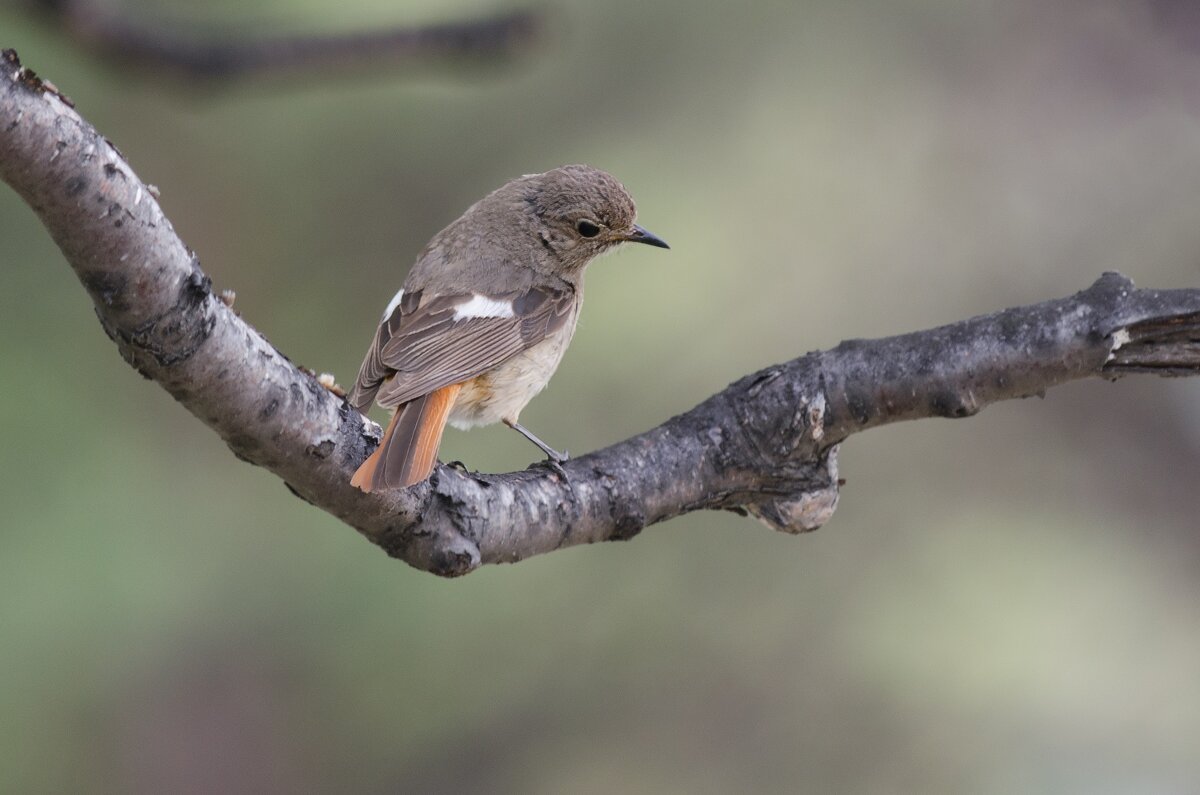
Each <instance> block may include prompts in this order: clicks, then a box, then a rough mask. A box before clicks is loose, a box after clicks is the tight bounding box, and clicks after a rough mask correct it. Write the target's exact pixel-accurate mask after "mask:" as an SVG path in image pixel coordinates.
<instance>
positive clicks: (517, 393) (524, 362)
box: [449, 322, 575, 429]
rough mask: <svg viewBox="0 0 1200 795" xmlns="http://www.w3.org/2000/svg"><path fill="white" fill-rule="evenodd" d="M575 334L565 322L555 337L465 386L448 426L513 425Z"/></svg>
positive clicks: (547, 377) (544, 383)
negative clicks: (506, 423) (510, 423)
mask: <svg viewBox="0 0 1200 795" xmlns="http://www.w3.org/2000/svg"><path fill="white" fill-rule="evenodd" d="M574 332H575V323H574V322H568V323H567V324H566V325H565V326H564V327H563V329H562V330H561V331H560V332H558V333H557V334H555V335H553V336H550V337H547V338H546V339H544V340H542V341H541V342H539V343H538V344H536V345H534V346H533V347H531V348H529V349H527V350H525V351H523V352H521V353H518V354H517V355H516V356H513V357H512V358H511V359H508V360H506V361H505V362H504V363H502V364H500V365H499V366H498V367H495V368H494V369H492V370H489V371H488V372H486V373H484V374H483V375H478V376H476V377H475V378H472V379H471V380H470V381H467V382H466V383H464V384H463V387H462V390H461V391H460V392H459V393H458V398H457V399H456V400H455V401H454V408H452V409H451V410H450V418H449V422H450V424H451V425H453V426H454V427H455V428H459V429H466V428H473V427H475V426H478V425H491V424H492V423H495V422H500V421H501V420H509V421H510V422H516V421H517V417H518V415H519V414H520V413H521V409H523V408H525V406H526V404H528V403H529V401H531V400H533V397H534V395H536V394H537V393H539V392H541V391H542V390H543V389H545V387H546V384H547V383H549V381H550V376H552V375H554V371H555V370H556V369H558V363H559V362H560V361H562V357H563V354H564V353H565V352H566V350H567V345H568V344H569V343H570V342H571V336H572V334H573V333H574Z"/></svg>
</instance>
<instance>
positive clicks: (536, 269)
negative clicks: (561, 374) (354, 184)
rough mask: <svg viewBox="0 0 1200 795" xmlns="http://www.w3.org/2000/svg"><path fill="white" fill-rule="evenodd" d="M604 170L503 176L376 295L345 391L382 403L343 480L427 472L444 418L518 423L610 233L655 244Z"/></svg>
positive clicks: (465, 423) (571, 322)
mask: <svg viewBox="0 0 1200 795" xmlns="http://www.w3.org/2000/svg"><path fill="white" fill-rule="evenodd" d="M636 212H637V211H636V209H635V207H634V204H633V199H632V198H630V196H629V193H628V192H627V191H626V190H625V188H624V186H622V185H621V183H620V182H617V180H616V179H614V178H613V177H612V176H611V175H609V174H606V173H605V172H603V171H600V170H598V169H594V168H591V167H590V166H580V165H576V166H563V167H561V168H556V169H554V170H553V171H547V172H546V173H544V174H530V175H528V176H524V177H520V178H518V179H514V180H513V181H511V182H509V183H507V184H506V185H504V186H503V187H501V188H499V189H498V190H496V191H494V192H492V193H490V194H489V195H487V196H485V197H484V198H483V199H481V200H479V201H478V202H476V203H475V204H474V205H472V206H471V207H470V208H469V209H468V210H467V211H466V212H465V213H463V215H462V217H460V218H459V219H458V220H457V221H455V222H454V223H452V224H450V225H449V226H447V227H446V228H445V229H443V230H442V231H441V232H439V233H438V234H437V235H435V236H434V238H433V240H431V241H429V244H428V245H427V246H425V249H424V251H422V252H421V254H420V256H418V257H417V261H416V264H415V265H413V267H412V270H411V271H409V274H408V278H407V279H405V280H404V287H403V288H402V289H401V290H400V292H398V293H396V296H395V297H394V298H393V299H392V300H391V303H389V304H388V306H387V309H386V310H384V313H383V322H382V323H380V325H379V329H378V331H376V332H375V339H374V341H373V342H372V343H371V348H370V350H368V351H367V356H366V358H365V359H363V363H362V367H361V368H360V369H359V371H358V380H357V382H356V383H355V384H354V389H353V390H352V391H351V392H350V396H349V401H350V403H351V405H353V406H354V407H355V408H356V409H358V410H359V411H361V412H366V410H367V409H369V408H370V406H371V402H372V400H373V401H375V402H376V403H378V404H379V405H381V406H383V407H384V408H388V409H395V414H394V415H393V416H392V420H391V422H390V423H389V424H388V427H387V430H386V431H385V432H384V434H383V441H382V442H381V443H380V445H379V448H378V449H377V450H376V451H375V452H374V453H372V454H371V456H370V457H369V458H367V460H366V461H364V462H363V464H362V466H361V467H359V468H358V471H357V472H355V473H354V477H353V478H352V479H351V480H350V482H351V483H352V484H353V485H355V486H357V487H358V488H360V489H362V490H363V491H368V492H369V491H375V490H377V489H382V488H401V487H405V486H411V485H413V484H414V483H420V482H421V481H422V480H425V479H426V478H427V477H429V474H430V473H431V472H432V471H433V467H434V465H435V464H436V462H437V451H438V446H439V445H440V443H441V439H442V431H443V430H444V429H445V427H446V423H447V422H449V423H450V424H451V425H453V426H455V427H456V428H464V429H465V428H472V427H475V426H478V425H490V424H491V423H494V422H503V423H504V424H505V425H507V426H509V427H510V428H513V429H515V430H517V431H519V432H520V433H521V434H522V435H524V436H525V438H527V439H529V441H531V442H533V443H534V444H536V445H537V446H538V447H539V448H541V450H542V452H544V453H545V454H546V455H547V456H548V457H549V458H550V459H551V460H552V461H554V462H556V463H561V462H562V461H564V460H566V457H565V456H564V455H562V454H560V453H558V452H556V451H555V450H554V449H553V448H551V447H549V446H548V445H547V444H546V443H544V442H543V441H542V440H540V439H538V438H537V437H536V436H534V435H533V434H532V433H530V432H529V431H528V430H526V429H525V428H523V427H522V426H521V425H520V423H518V422H517V418H518V415H519V414H520V413H521V409H523V408H525V405H526V404H527V403H529V401H530V400H532V399H533V396H534V395H536V394H537V393H538V392H541V391H542V388H543V387H545V386H546V383H547V382H548V381H549V380H550V376H551V375H553V374H554V370H555V369H556V368H557V367H558V363H559V361H560V360H561V359H562V356H563V352H564V351H566V349H567V344H568V343H569V342H570V341H571V335H572V334H574V332H575V323H576V321H577V320H578V318H579V307H580V305H582V303H583V270H584V267H585V266H586V265H587V264H588V263H589V262H591V261H592V260H593V259H594V258H595V257H596V256H597V255H599V254H602V253H603V252H605V251H607V250H608V249H611V248H612V247H613V246H615V245H617V244H618V243H623V242H627V241H628V242H634V243H646V244H649V245H651V246H658V247H660V248H668V246H667V244H666V243H665V242H663V240H661V239H660V238H658V237H656V236H654V235H653V234H651V233H649V232H647V231H646V230H645V229H642V228H641V227H640V226H638V225H637V224H635V223H634V221H635V220H636Z"/></svg>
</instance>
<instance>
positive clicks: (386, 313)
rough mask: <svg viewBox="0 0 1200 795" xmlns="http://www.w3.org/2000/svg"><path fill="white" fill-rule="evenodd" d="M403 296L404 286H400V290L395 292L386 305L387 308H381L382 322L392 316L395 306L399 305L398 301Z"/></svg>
mask: <svg viewBox="0 0 1200 795" xmlns="http://www.w3.org/2000/svg"><path fill="white" fill-rule="evenodd" d="M403 298H404V288H403V287H401V288H400V292H398V293H396V295H395V296H394V297H393V298H392V300H391V302H390V303H389V304H388V305H387V309H385V310H383V322H384V323H386V322H387V319H388V318H389V317H391V316H392V313H393V312H395V311H396V307H398V306H400V301H401V299H403Z"/></svg>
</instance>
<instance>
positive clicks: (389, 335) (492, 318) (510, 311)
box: [349, 287, 575, 411]
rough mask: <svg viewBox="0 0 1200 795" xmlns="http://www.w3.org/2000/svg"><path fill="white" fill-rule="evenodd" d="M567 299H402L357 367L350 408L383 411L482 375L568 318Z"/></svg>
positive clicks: (565, 295) (554, 295)
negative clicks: (375, 405) (373, 407)
mask: <svg viewBox="0 0 1200 795" xmlns="http://www.w3.org/2000/svg"><path fill="white" fill-rule="evenodd" d="M574 304H575V294H574V293H573V292H571V291H570V290H566V289H557V288H550V287H535V288H533V289H531V290H528V291H525V292H512V293H504V294H501V295H490V296H485V295H481V294H479V293H466V294H462V295H437V296H423V295H422V294H421V292H419V291H417V292H412V293H408V292H406V293H404V294H402V296H401V300H400V301H399V303H398V304H397V305H396V307H395V309H394V310H393V311H392V313H391V314H390V315H389V316H387V317H386V318H385V319H384V321H383V322H382V323H381V324H380V326H379V330H378V331H376V333H375V339H374V341H373V342H372V343H371V349H370V350H369V351H367V356H366V358H365V359H364V360H363V363H362V367H361V368H360V369H359V373H358V380H357V381H356V383H355V385H354V389H353V390H352V391H351V393H350V397H349V400H350V403H351V405H353V406H354V407H355V408H357V409H358V410H359V411H366V409H367V408H369V407H370V405H371V401H372V400H375V402H377V403H378V404H379V405H381V406H383V407H384V408H393V407H395V406H398V405H400V404H401V403H407V402H408V401H410V400H412V399H414V398H416V397H420V396H421V395H426V394H429V393H430V392H432V391H434V390H435V389H440V388H441V387H444V386H448V385H450V384H457V383H461V382H462V381H466V380H468V379H470V378H474V377H475V376H477V375H479V374H480V373H484V372H487V371H488V370H490V369H492V368H493V367H495V366H496V365H498V364H500V363H501V362H503V361H504V360H505V359H508V358H510V357H512V356H515V355H516V354H518V353H520V352H521V351H523V350H526V349H528V348H530V347H532V346H534V345H536V344H537V343H539V342H541V341H542V340H544V339H546V337H547V336H549V335H551V334H553V333H554V332H556V331H558V330H560V329H562V328H563V327H564V326H565V325H566V324H567V323H568V322H569V321H570V319H571V314H572V311H573V307H574Z"/></svg>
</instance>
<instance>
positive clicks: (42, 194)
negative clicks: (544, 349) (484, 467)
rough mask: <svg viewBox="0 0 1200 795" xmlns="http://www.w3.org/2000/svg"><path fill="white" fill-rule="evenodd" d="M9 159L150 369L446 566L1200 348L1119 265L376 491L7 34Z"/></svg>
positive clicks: (552, 544)
mask: <svg viewBox="0 0 1200 795" xmlns="http://www.w3.org/2000/svg"><path fill="white" fill-rule="evenodd" d="M0 70H2V72H3V76H2V78H0V178H2V179H4V181H5V182H7V183H8V184H9V185H11V186H12V187H13V189H14V190H16V191H17V193H18V194H20V195H21V197H22V198H23V199H24V200H25V201H26V202H28V203H29V205H30V206H31V207H32V208H33V209H34V210H35V211H36V212H37V214H38V215H39V217H40V218H41V219H42V222H43V223H44V224H45V225H46V228H47V229H48V230H49V232H50V234H51V236H52V237H53V238H54V240H55V241H56V242H57V243H58V245H59V247H60V248H61V249H62V251H63V254H64V255H65V256H66V258H67V261H68V262H69V263H70V264H71V266H72V267H73V268H74V269H75V271H76V273H77V274H78V276H79V278H80V281H82V283H83V285H84V287H85V288H86V289H87V291H88V293H89V294H90V295H91V296H92V299H93V301H94V302H95V304H96V312H97V315H98V316H99V318H100V322H101V324H102V326H103V327H104V330H105V331H106V333H107V334H108V335H109V336H110V337H111V338H112V339H113V341H114V342H115V343H116V344H117V347H118V349H119V350H120V352H121V355H122V356H123V357H124V358H125V359H126V361H128V362H129V363H130V364H131V365H132V366H133V367H135V368H136V369H137V370H138V372H140V373H142V374H143V375H144V376H146V377H147V378H151V379H153V380H155V381H156V382H158V383H159V384H161V385H162V386H163V388H165V389H166V390H167V391H168V392H170V393H171V394H172V395H174V396H175V398H176V399H177V400H179V402H180V403H182V404H183V405H184V406H185V407H186V408H187V409H188V410H189V411H191V412H192V413H193V414H195V415H196V416H197V417H199V418H200V419H201V420H202V421H203V422H205V423H206V424H207V425H209V426H210V427H211V428H213V429H214V430H215V431H216V432H217V433H219V434H220V435H221V437H222V438H223V439H224V440H225V441H226V442H227V443H228V445H229V447H230V448H231V449H232V450H233V452H234V454H235V455H237V456H238V457H239V458H242V459H244V460H246V461H249V462H250V463H253V464H256V465H259V466H263V467H266V468H267V469H269V470H271V471H272V472H274V473H275V474H277V475H279V477H281V478H283V480H284V481H285V482H286V483H287V484H288V486H289V488H291V489H292V490H293V491H294V492H295V493H296V494H297V495H299V496H300V497H302V498H303V499H305V500H307V501H308V502H310V503H312V504H314V505H316V506H318V507H320V508H322V509H324V510H326V511H328V512H330V513H332V514H333V515H335V516H337V517H339V518H341V519H342V520H344V521H345V522H347V523H348V524H350V525H352V526H353V527H355V528H357V529H358V530H359V531H361V532H362V533H363V534H364V535H366V536H367V537H368V538H370V539H371V540H372V541H374V542H375V543H377V544H379V545H380V546H382V547H383V548H384V549H386V550H387V551H388V552H389V554H392V555H394V556H396V557H399V558H402V559H403V560H405V561H407V562H408V563H410V564H412V565H413V566H416V567H418V568H422V569H425V570H428V571H433V572H435V573H438V574H443V575H455V574H463V573H466V572H468V571H470V570H472V569H473V568H475V567H476V566H478V565H479V564H480V563H481V562H483V563H489V562H501V561H516V560H520V559H522V558H525V557H528V556H530V555H535V554H539V553H543V552H548V551H550V550H554V549H558V548H561V547H567V546H573V545H575V544H581V543H591V542H595V541H607V540H613V539H626V538H630V537H632V536H633V535H635V534H637V533H638V532H639V531H640V530H641V529H642V528H643V527H645V526H647V525H650V524H653V523H655V522H660V521H663V520H664V519H669V518H671V517H673V516H678V515H680V514H683V513H687V512H689V511H694V510H699V509H705V508H707V509H727V510H735V511H739V512H749V513H752V514H754V515H755V516H757V517H759V518H760V519H762V520H763V521H764V522H766V523H767V524H769V525H771V526H772V527H775V528H776V529H779V530H784V531H788V532H801V531H805V530H812V529H815V528H817V527H819V526H820V525H821V524H822V523H823V522H825V521H826V520H827V519H828V518H829V517H830V516H831V515H832V513H833V510H834V508H835V507H836V505H837V496H838V478H837V458H836V452H837V445H838V444H839V443H840V442H842V441H843V440H844V439H846V438H847V437H848V436H850V435H851V434H853V433H856V432H859V431H863V430H866V429H868V428H871V427H875V426H877V425H882V424H885V423H889V422H896V421H899V420H910V419H919V418H922V417H965V416H969V415H972V414H974V413H976V412H977V411H979V410H980V409H981V408H982V407H984V406H986V405H988V404H989V403H993V402H995V401H998V400H1006V399H1010V398H1017V397H1026V396H1029V395H1035V394H1041V393H1042V392H1043V391H1044V390H1045V389H1047V388H1049V387H1051V386H1054V385H1056V384H1060V383H1063V382H1066V381H1070V380H1073V379H1077V378H1085V377H1088V376H1101V377H1105V378H1116V377H1118V376H1120V375H1122V374H1125V373H1136V372H1159V373H1167V374H1171V375H1191V374H1195V373H1196V372H1197V371H1198V370H1200V290H1172V291H1162V292H1157V291H1149V290H1135V289H1133V286H1132V284H1131V283H1130V282H1129V281H1128V280H1127V279H1125V278H1124V277H1122V276H1120V275H1118V274H1106V275H1105V276H1104V277H1103V278H1101V279H1100V280H1099V281H1097V282H1096V283H1095V284H1094V285H1092V286H1091V287H1090V288H1088V289H1086V290H1084V291H1083V292H1080V293H1078V294H1076V295H1074V296H1071V297H1069V298H1063V299H1059V300H1055V301H1048V302H1045V303H1042V304H1037V305H1034V306H1029V307H1021V308H1016V309H1009V310H1006V311H1003V312H998V313H996V314H992V315H986V316H983V317H978V318H973V319H971V320H966V321H963V322H961V323H954V324H951V325H948V326H943V327H941V328H936V329H932V330H929V331H923V332H917V333H914V334H907V335H903V336H899V337H891V338H887V339H880V340H855V341H850V342H845V343H843V344H841V345H839V346H838V347H837V348H835V349H833V350H831V351H827V352H822V353H812V354H809V355H807V356H803V357H800V358H798V359H794V360H792V361H790V362H787V363H786V364H782V365H779V366H776V367H771V368H768V369H766V370H763V371H762V372H759V373H755V374H753V375H750V376H747V377H746V378H743V379H742V380H740V381H738V382H737V383H734V384H732V385H731V386H729V387H728V388H727V389H725V390H724V391H722V392H720V393H718V394H716V395H714V396H712V397H711V398H709V399H708V400H706V401H704V402H703V403H701V404H700V405H699V406H697V407H695V408H694V409H692V410H691V411H689V412H687V413H685V414H681V415H679V416H677V417H674V418H672V419H670V420H668V421H667V422H665V423H663V424H662V425H660V426H658V427H657V428H654V429H652V430H650V431H647V432H646V433H643V434H641V435H639V436H635V437H633V438H631V439H628V440H626V441H624V442H621V443H619V444H616V445H613V446H612V447H609V448H606V449H604V450H600V451H598V452H595V453H592V454H590V455H586V456H583V457H581V458H578V459H575V460H572V461H570V462H568V463H567V464H566V465H565V471H566V474H567V476H568V477H567V479H566V480H562V479H560V478H559V476H558V475H556V474H555V473H553V472H551V471H549V470H545V469H541V468H538V467H534V468H533V469H531V470H527V471H525V472H516V473H510V474H506V475H481V474H474V473H464V472H461V471H458V470H455V469H452V468H448V467H439V468H438V469H437V470H436V471H435V473H434V476H433V477H432V478H431V480H430V481H429V482H428V483H425V484H421V485H419V486H416V487H414V488H412V489H408V490H405V491H400V492H393V493H388V494H370V495H367V494H363V493H361V492H359V491H358V490H357V489H354V488H352V487H351V486H350V485H349V479H350V475H351V474H352V473H353V471H354V470H355V468H356V467H357V466H358V464H359V463H360V462H361V461H362V460H363V459H364V458H365V457H366V455H367V454H368V453H369V452H370V450H371V449H372V448H373V447H374V445H375V444H376V443H377V441H378V438H379V428H378V426H376V425H375V424H374V423H372V422H370V421H369V420H367V419H365V418H364V417H362V416H361V415H359V414H358V413H357V412H356V411H354V410H353V409H351V408H350V407H349V406H348V405H347V404H346V403H345V401H344V400H342V399H340V398H338V397H336V396H335V395H333V394H332V393H331V392H329V391H327V390H326V389H324V388H322V387H321V386H320V385H319V384H318V383H317V381H316V380H315V379H314V378H313V377H312V376H311V374H310V373H308V372H307V371H305V370H302V369H300V368H298V367H296V366H295V365H293V364H292V363H291V362H290V361H289V360H288V359H287V357H285V356H284V355H283V354H281V353H280V352H278V351H277V350H275V348H274V347H272V346H271V344H270V343H269V342H267V341H266V340H265V339H264V338H263V337H262V336H261V335H260V334H259V333H258V332H257V331H255V330H254V329H253V328H252V327H250V326H249V325H248V324H247V323H245V322H244V321H243V320H242V319H241V318H239V317H238V316H237V315H235V314H234V313H233V312H232V311H231V310H230V309H229V308H228V307H227V306H226V305H225V304H224V303H223V302H222V301H221V300H220V299H218V298H217V297H216V296H214V295H213V293H212V290H211V286H210V283H209V280H208V277H206V276H205V275H204V273H203V272H202V271H201V270H200V267H199V265H198V263H197V261H196V258H195V256H194V255H193V254H192V253H191V252H190V251H189V250H188V249H187V247H186V246H185V245H184V244H183V243H182V242H181V241H180V240H179V238H178V237H177V236H176V235H175V233H174V231H173V230H172V229H171V225H170V223H168V222H167V220H166V219H165V218H164V217H163V214H162V211H161V210H160V209H159V206H158V203H157V202H156V201H155V200H154V197H153V195H152V193H151V191H150V189H148V188H147V187H146V186H145V185H144V184H142V182H141V181H140V180H139V179H138V178H137V176H136V175H135V174H134V173H133V171H132V170H131V169H130V167H129V165H128V164H127V163H126V162H125V160H124V158H123V157H122V156H121V154H120V153H119V152H118V151H117V150H116V149H115V148H114V147H113V146H112V145H111V144H109V143H108V141H106V140H105V139H104V138H103V137H102V136H101V135H100V134H99V133H97V132H96V131H95V130H94V129H92V128H91V126H89V125H88V124H87V123H86V122H84V121H83V120H82V119H81V118H80V117H79V116H78V114H76V113H75V111H74V110H72V109H71V108H70V107H69V105H68V104H66V103H64V102H63V101H62V99H61V98H60V97H59V96H58V95H57V93H56V92H55V91H54V90H53V89H52V88H48V87H47V86H46V84H43V83H42V82H41V81H39V80H38V79H37V78H35V77H33V76H32V75H31V74H30V73H28V72H26V71H23V70H21V69H20V66H19V64H18V63H17V61H16V56H15V54H12V53H5V55H4V58H3V60H2V62H0Z"/></svg>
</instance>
